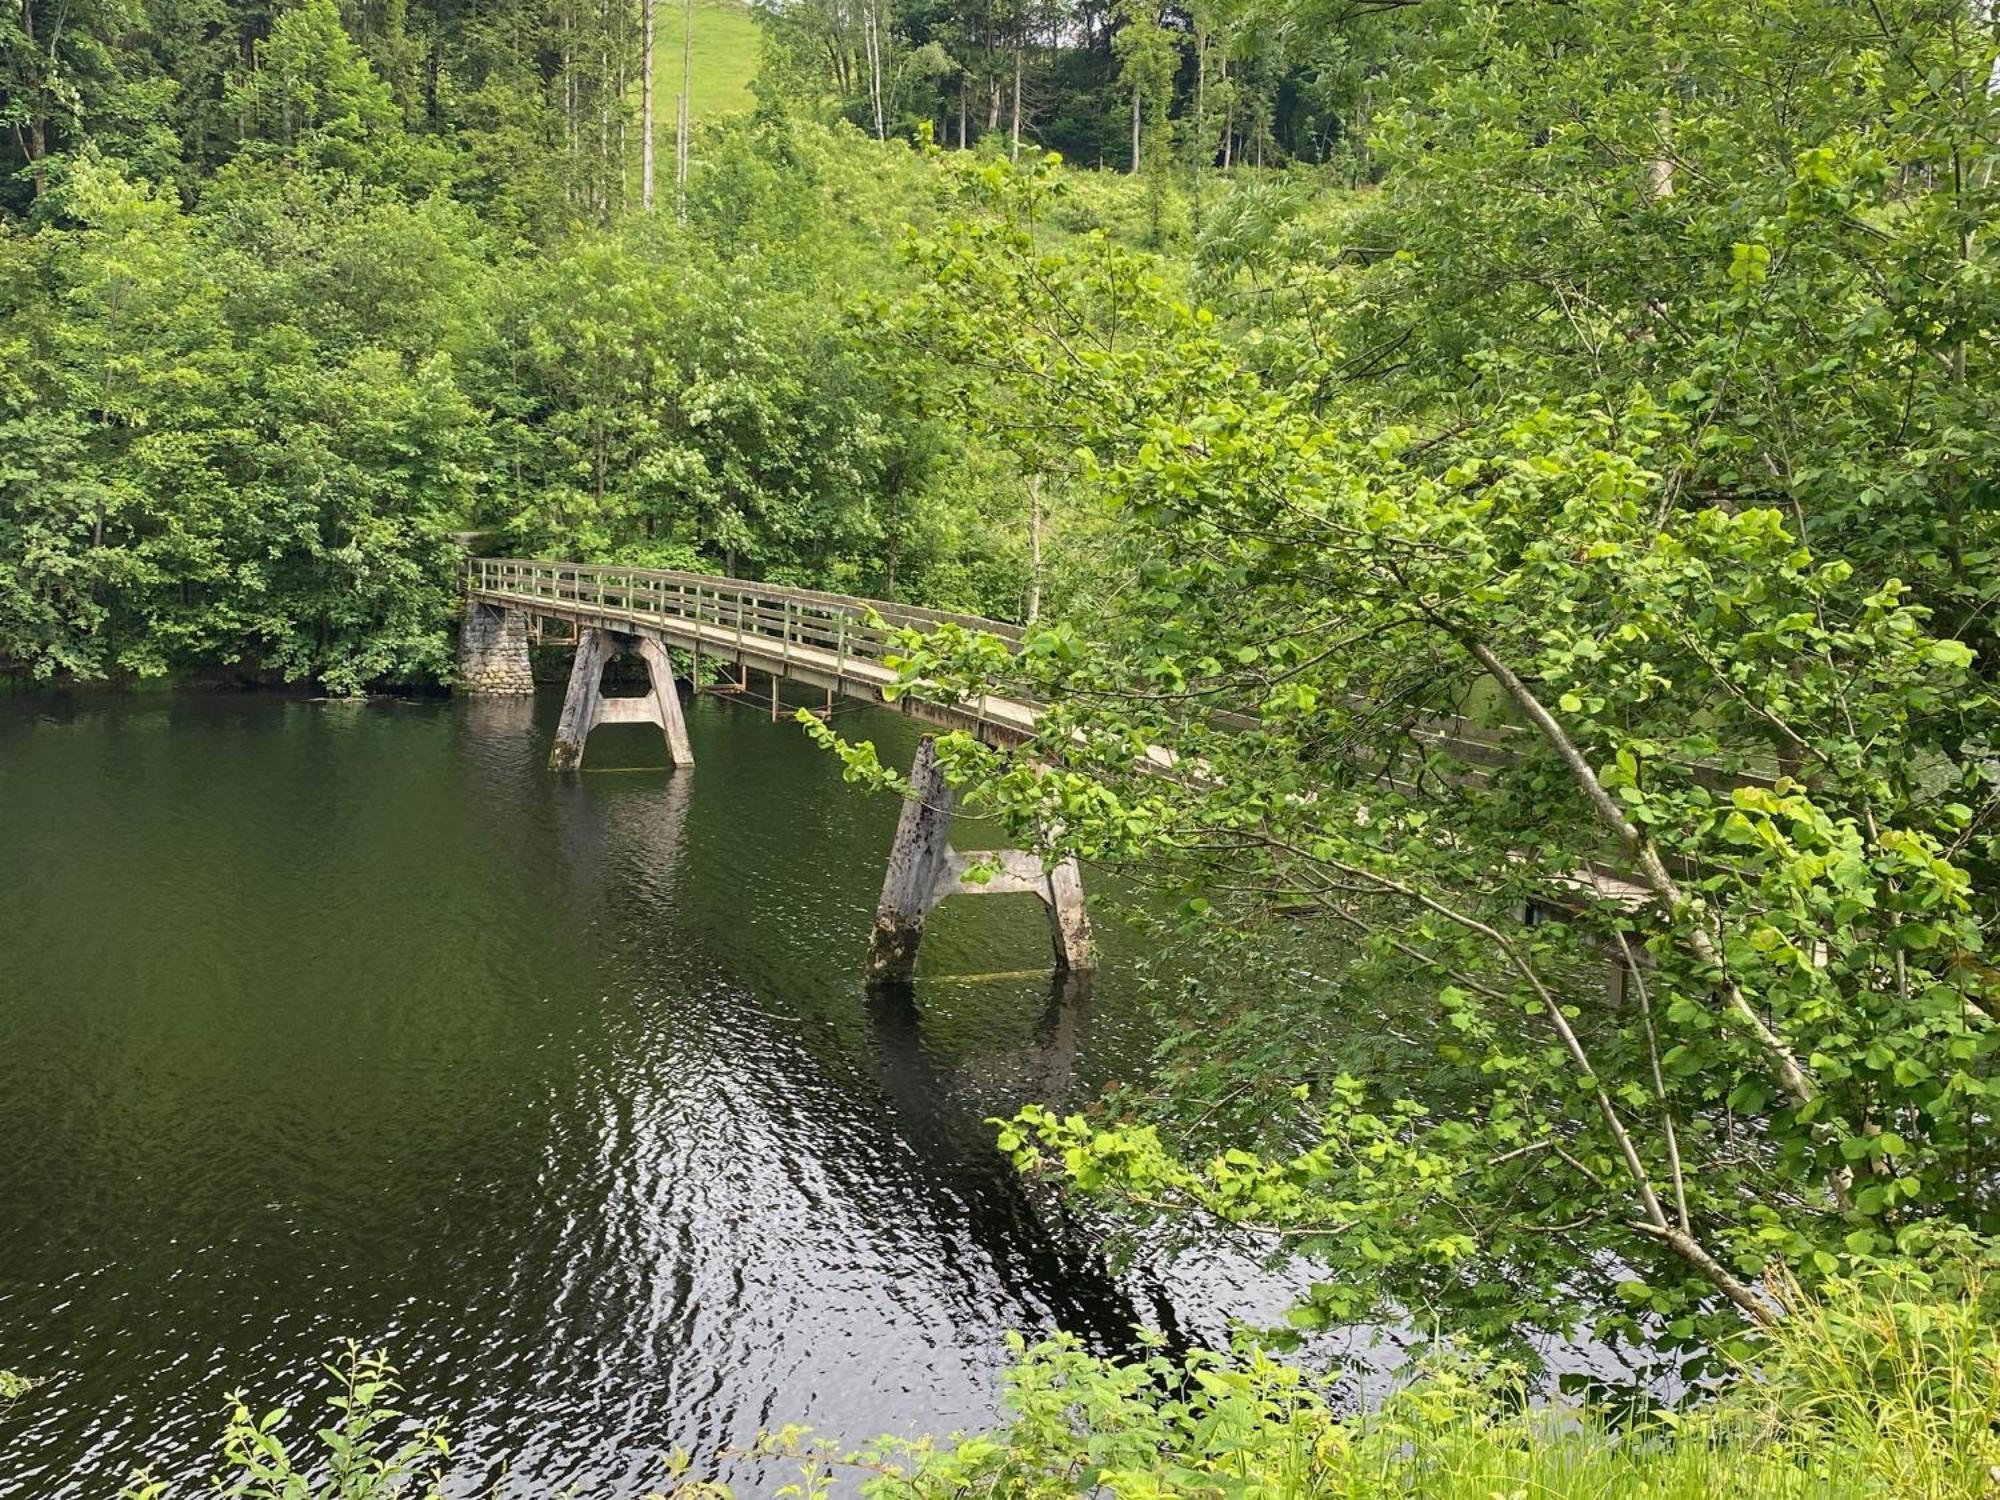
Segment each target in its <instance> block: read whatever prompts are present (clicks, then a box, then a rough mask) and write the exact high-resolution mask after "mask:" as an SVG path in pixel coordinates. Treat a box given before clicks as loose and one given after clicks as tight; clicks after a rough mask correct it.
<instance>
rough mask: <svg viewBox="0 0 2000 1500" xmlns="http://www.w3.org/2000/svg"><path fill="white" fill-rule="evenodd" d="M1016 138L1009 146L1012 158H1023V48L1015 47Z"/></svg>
mask: <svg viewBox="0 0 2000 1500" xmlns="http://www.w3.org/2000/svg"><path fill="white" fill-rule="evenodd" d="M1013 130H1014V139H1013V142H1012V144H1011V145H1010V146H1009V148H1008V155H1009V157H1010V159H1012V160H1014V161H1019V160H1020V159H1021V49H1020V48H1019V47H1016V48H1015V49H1014V125H1013Z"/></svg>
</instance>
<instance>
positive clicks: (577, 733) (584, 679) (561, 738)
mask: <svg viewBox="0 0 2000 1500" xmlns="http://www.w3.org/2000/svg"><path fill="white" fill-rule="evenodd" d="M627 653H632V654H636V655H637V656H638V658H639V660H640V661H642V662H644V663H645V666H646V682H647V687H646V691H645V692H644V693H641V694H640V695H639V696H638V697H636V698H607V697H606V696H605V695H604V687H603V681H604V666H605V663H606V662H608V661H610V660H611V658H612V657H614V656H623V655H625V654H627ZM599 724H656V725H658V726H659V729H660V733H662V734H663V735H665V736H666V739H667V757H668V759H670V760H671V761H673V763H674V764H675V765H677V766H691V765H693V764H694V751H693V750H692V749H691V748H690V747H689V745H688V732H687V720H686V719H685V718H684V717H682V715H681V699H680V694H679V692H678V691H677V690H676V689H675V687H674V664H673V660H672V658H670V657H669V656H668V655H667V648H666V647H665V646H663V645H661V644H660V643H659V642H658V641H656V640H654V639H653V638H652V637H651V636H649V635H616V634H613V633H612V632H611V631H609V630H596V629H590V628H586V629H584V630H582V631H580V632H578V635H577V641H576V660H575V661H574V662H572V663H571V665H570V669H569V691H568V692H567V693H566V694H565V695H564V697H563V709H562V718H561V720H560V721H559V722H558V723H557V725H556V743H555V748H554V749H552V750H550V751H549V769H550V770H552V771H574V770H576V769H577V768H578V767H579V766H581V765H582V764H583V746H584V742H585V741H586V740H588V739H589V738H590V731H591V730H593V729H595V728H596V727H597V726H598V725H599Z"/></svg>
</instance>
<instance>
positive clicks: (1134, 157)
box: [1132, 83, 1139, 176]
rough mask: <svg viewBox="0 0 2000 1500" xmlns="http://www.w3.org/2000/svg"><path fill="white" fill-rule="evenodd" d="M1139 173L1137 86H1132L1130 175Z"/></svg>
mask: <svg viewBox="0 0 2000 1500" xmlns="http://www.w3.org/2000/svg"><path fill="white" fill-rule="evenodd" d="M1138 172H1139V86H1138V85H1137V84H1136V83H1135V84H1133V85H1132V173H1133V175H1134V176H1137V175H1138Z"/></svg>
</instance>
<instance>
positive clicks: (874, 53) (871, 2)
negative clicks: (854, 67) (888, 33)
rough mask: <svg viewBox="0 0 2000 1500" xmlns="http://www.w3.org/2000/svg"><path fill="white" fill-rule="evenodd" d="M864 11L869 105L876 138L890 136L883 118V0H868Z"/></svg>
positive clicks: (863, 31)
mask: <svg viewBox="0 0 2000 1500" xmlns="http://www.w3.org/2000/svg"><path fill="white" fill-rule="evenodd" d="M866 3H867V9H866V10H865V11H863V12H862V18H861V19H862V41H863V44H864V45H865V46H866V47H867V49H868V105H869V108H870V110H871V111H872V112H873V113H874V116H875V139H876V140H878V141H884V140H887V139H888V138H889V134H888V130H887V129H886V128H885V125H884V121H883V118H882V7H881V0H866Z"/></svg>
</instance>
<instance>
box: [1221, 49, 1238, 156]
mask: <svg viewBox="0 0 2000 1500" xmlns="http://www.w3.org/2000/svg"><path fill="white" fill-rule="evenodd" d="M1221 61H1222V81H1223V83H1224V84H1227V83H1228V82H1229V49H1228V48H1227V47H1224V48H1223V49H1222V59H1221ZM1235 144H1236V96H1235V95H1234V94H1231V93H1229V91H1228V90H1227V89H1226V88H1225V89H1224V90H1223V103H1222V170H1223V171H1225V172H1227V171H1228V170H1229V158H1230V156H1231V154H1232V152H1231V148H1232V147H1233V146H1235Z"/></svg>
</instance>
